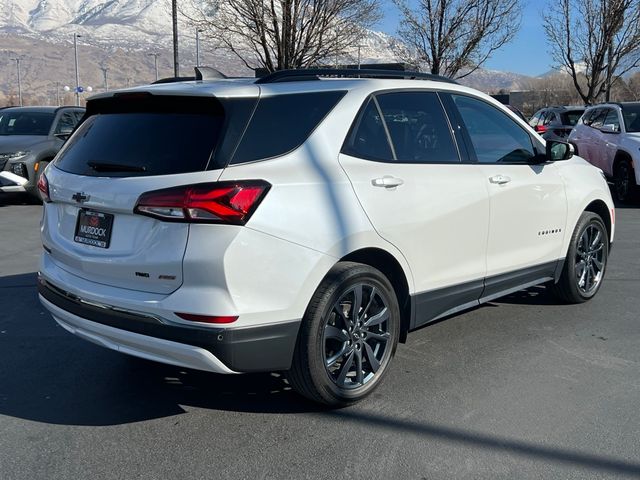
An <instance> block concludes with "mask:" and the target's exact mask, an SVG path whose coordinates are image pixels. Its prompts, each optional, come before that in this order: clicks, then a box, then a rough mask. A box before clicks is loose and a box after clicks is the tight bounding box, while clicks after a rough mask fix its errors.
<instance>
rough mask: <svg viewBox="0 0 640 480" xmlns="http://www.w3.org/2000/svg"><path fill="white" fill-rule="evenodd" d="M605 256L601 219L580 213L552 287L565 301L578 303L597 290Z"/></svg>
mask: <svg viewBox="0 0 640 480" xmlns="http://www.w3.org/2000/svg"><path fill="white" fill-rule="evenodd" d="M608 256H609V239H608V236H607V229H606V227H605V226H604V223H603V221H602V218H600V216H599V215H597V214H595V213H592V212H584V213H583V214H582V216H581V217H580V220H579V221H578V224H577V225H576V228H575V230H574V232H573V235H572V236H571V243H570V245H569V252H568V253H567V258H566V259H565V262H564V267H563V270H562V274H561V276H560V280H559V281H558V283H557V284H556V285H554V286H553V289H554V291H555V293H556V295H557V296H558V297H559V298H560V299H562V300H564V301H565V302H567V303H582V302H586V301H587V300H589V299H590V298H592V297H593V296H594V295H595V294H596V293H597V292H598V290H599V289H600V286H601V285H602V279H603V278H604V273H605V269H606V266H607V260H608Z"/></svg>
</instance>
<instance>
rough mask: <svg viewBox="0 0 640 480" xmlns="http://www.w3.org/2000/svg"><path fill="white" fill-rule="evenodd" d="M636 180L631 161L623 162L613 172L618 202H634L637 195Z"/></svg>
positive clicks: (614, 189)
mask: <svg viewBox="0 0 640 480" xmlns="http://www.w3.org/2000/svg"><path fill="white" fill-rule="evenodd" d="M635 191H636V178H635V175H634V173H633V167H632V166H631V163H630V162H629V160H621V161H620V162H618V163H617V164H616V166H615V170H614V172H613V192H614V194H615V197H616V200H618V201H619V202H622V203H627V202H630V201H631V200H633V198H634V196H635V195H634V194H635V193H636V192H635Z"/></svg>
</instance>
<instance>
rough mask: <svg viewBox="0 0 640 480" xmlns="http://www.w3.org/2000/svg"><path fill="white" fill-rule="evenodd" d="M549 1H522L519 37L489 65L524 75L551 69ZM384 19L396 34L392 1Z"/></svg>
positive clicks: (387, 1)
mask: <svg viewBox="0 0 640 480" xmlns="http://www.w3.org/2000/svg"><path fill="white" fill-rule="evenodd" d="M548 1H549V0H523V7H524V8H523V15H522V23H521V26H520V31H519V32H518V34H517V36H516V38H515V39H514V40H513V41H512V42H511V43H509V44H508V45H506V46H504V47H502V49H501V50H499V51H497V52H495V53H494V54H493V57H491V59H489V61H488V62H487V63H486V64H485V67H486V68H490V69H494V70H503V71H507V72H515V73H522V74H525V75H532V76H537V75H542V74H543V73H546V72H548V71H549V70H551V67H552V64H553V61H552V59H551V56H550V55H549V52H548V50H549V46H548V45H547V42H546V39H545V36H544V29H543V27H542V18H541V15H540V13H541V11H542V10H543V8H544V6H545V5H546V4H547V2H548ZM384 3H385V7H384V18H383V20H382V22H381V23H380V29H381V30H382V31H384V32H386V33H389V34H392V35H395V33H396V30H397V28H398V22H399V17H398V11H397V9H396V7H395V6H394V5H393V3H392V2H391V0H384Z"/></svg>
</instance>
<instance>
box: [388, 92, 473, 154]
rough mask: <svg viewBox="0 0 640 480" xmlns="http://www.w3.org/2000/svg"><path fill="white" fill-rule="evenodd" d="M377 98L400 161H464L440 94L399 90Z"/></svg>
mask: <svg viewBox="0 0 640 480" xmlns="http://www.w3.org/2000/svg"><path fill="white" fill-rule="evenodd" d="M376 98H377V100H378V103H379V105H380V109H381V110H382V114H383V116H384V121H385V124H386V125H387V129H388V130H389V136H390V137H391V143H392V144H393V148H394V152H395V154H396V160H397V161H398V162H404V163H454V162H455V163H457V162H459V161H460V159H459V157H458V152H457V150H456V147H455V144H454V142H453V138H452V136H451V129H450V127H449V122H448V121H447V118H446V117H445V115H444V111H443V109H442V105H441V104H440V100H439V99H438V96H437V94H436V93H434V92H399V93H387V94H383V95H378V96H377V97H376Z"/></svg>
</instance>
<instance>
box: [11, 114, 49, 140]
mask: <svg viewBox="0 0 640 480" xmlns="http://www.w3.org/2000/svg"><path fill="white" fill-rule="evenodd" d="M54 116H55V114H54V113H49V112H24V111H22V112H21V111H9V112H7V111H5V112H0V135H45V136H46V135H49V130H51V124H52V123H53V117H54Z"/></svg>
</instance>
